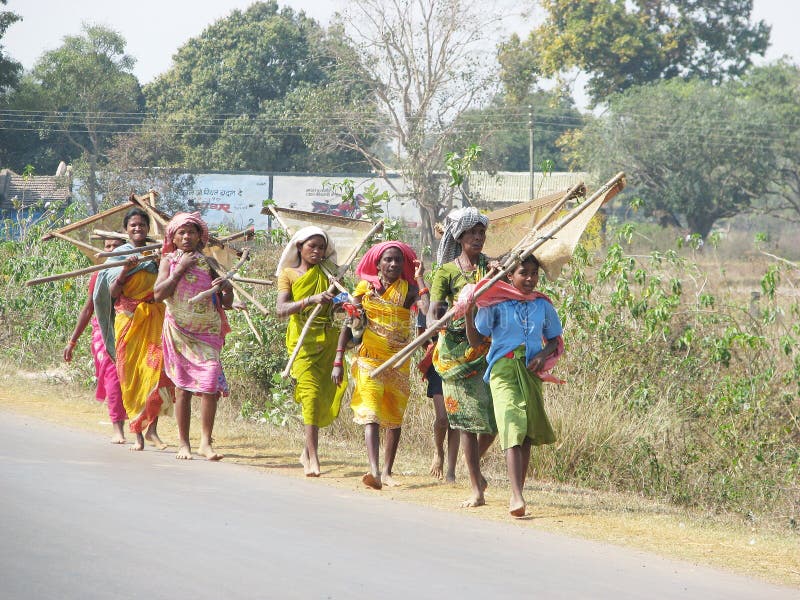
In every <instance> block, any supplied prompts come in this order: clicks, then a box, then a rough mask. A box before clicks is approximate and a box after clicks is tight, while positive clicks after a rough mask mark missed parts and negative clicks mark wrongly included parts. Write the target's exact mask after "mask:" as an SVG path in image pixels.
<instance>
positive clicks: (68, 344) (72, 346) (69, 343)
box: [67, 340, 78, 348]
mask: <svg viewBox="0 0 800 600" xmlns="http://www.w3.org/2000/svg"><path fill="white" fill-rule="evenodd" d="M77 345H78V342H73V341H72V340H70V341H68V342H67V346H69V347H70V348H74V347H75V346H77Z"/></svg>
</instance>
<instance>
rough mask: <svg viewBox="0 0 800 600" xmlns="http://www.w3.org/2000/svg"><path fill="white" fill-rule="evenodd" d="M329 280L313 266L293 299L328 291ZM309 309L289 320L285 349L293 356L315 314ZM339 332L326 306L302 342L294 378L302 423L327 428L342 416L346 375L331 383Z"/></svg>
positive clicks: (295, 286) (330, 307) (295, 288)
mask: <svg viewBox="0 0 800 600" xmlns="http://www.w3.org/2000/svg"><path fill="white" fill-rule="evenodd" d="M328 286H329V283H328V277H327V275H325V273H324V272H323V271H322V269H321V268H320V267H319V265H314V266H313V267H311V268H310V269H309V270H308V271H306V272H305V273H303V274H302V275H301V276H300V277H299V278H298V279H297V280H296V281H294V283H292V288H291V289H292V299H293V300H294V301H296V302H297V301H300V300H302V299H303V298H308V297H309V296H313V295H315V294H321V293H323V292H324V291H325V290H327V289H328ZM314 308H315V306H314V305H310V306H307V307H306V308H304V309H303V310H302V311H301V312H299V313H296V314H293V315H291V316H290V317H289V326H288V327H287V329H286V349H287V350H288V351H289V355H291V353H292V352H294V348H295V346H296V345H297V340H299V339H300V332H301V331H302V330H303V327H304V326H305V324H306V321H307V320H308V317H309V316H310V315H311V313H312V312H313V310H314ZM338 342H339V329H338V328H337V327H335V326H334V324H333V305H332V304H329V305H326V306H323V308H322V310H321V311H320V312H319V314H318V315H317V316H316V317H315V318H314V321H313V323H312V324H311V326H310V327H309V329H308V332H307V333H306V337H305V338H304V339H303V345H302V346H301V348H300V352H299V353H298V354H297V357H296V358H295V360H294V363H292V370H291V375H292V377H293V378H294V379H295V381H296V382H297V384H296V385H295V389H294V399H295V401H296V402H298V403H299V404H301V405H302V407H303V423H304V424H305V425H316V426H317V427H327V426H328V425H330V424H331V423H332V422H333V420H334V419H335V418H336V417H338V416H339V408H340V407H341V403H342V396H343V395H344V392H345V390H346V389H347V377H346V374H345V376H344V377H343V378H342V383H341V384H340V385H338V386H337V385H336V384H334V383H333V381H331V369H332V368H333V361H334V359H335V358H336V345H337V344H338Z"/></svg>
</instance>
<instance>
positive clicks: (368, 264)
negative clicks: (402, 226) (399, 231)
mask: <svg viewBox="0 0 800 600" xmlns="http://www.w3.org/2000/svg"><path fill="white" fill-rule="evenodd" d="M389 248H397V249H398V250H400V252H402V253H403V274H402V275H401V277H402V278H403V279H405V280H406V281H407V282H408V283H410V284H414V283H415V280H414V261H415V260H417V254H416V252H414V249H413V248H412V247H411V246H409V245H408V244H406V243H404V242H398V241H396V240H392V241H389V242H380V243H379V244H375V245H374V246H373V247H372V248H370V249H369V250H367V253H366V254H365V255H364V256H362V257H361V260H360V261H358V266H357V267H356V277H358V278H359V279H363V280H364V281H369V282H370V283H373V284H376V283H378V281H379V280H380V275H379V274H378V262H379V261H380V260H381V256H383V253H384V252H386V251H387V250H388V249H389Z"/></svg>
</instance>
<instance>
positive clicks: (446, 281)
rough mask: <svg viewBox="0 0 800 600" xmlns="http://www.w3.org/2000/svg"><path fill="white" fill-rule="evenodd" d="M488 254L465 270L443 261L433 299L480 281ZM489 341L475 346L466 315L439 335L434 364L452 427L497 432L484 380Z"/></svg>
mask: <svg viewBox="0 0 800 600" xmlns="http://www.w3.org/2000/svg"><path fill="white" fill-rule="evenodd" d="M486 270H487V267H486V256H484V255H483V254H481V255H480V258H479V260H478V268H477V269H475V270H474V271H468V272H463V271H462V270H461V268H460V267H459V266H458V265H457V264H456V263H455V262H449V263H447V264H444V265H442V266H441V267H439V268H438V269H437V271H436V274H435V275H434V278H433V283H432V284H431V291H430V294H431V302H449V303H450V304H451V305H452V303H453V300H454V299H455V298H457V297H458V294H459V292H461V289H462V288H463V287H464V286H465V285H467V284H468V283H477V282H478V281H479V280H480V279H481V278H482V277H483V276H484V275H485V274H486ZM488 352H489V344H488V343H486V344H484V345H482V346H481V347H480V348H472V347H470V345H469V341H468V340H467V332H466V325H465V319H464V318H463V317H462V318H460V319H454V320H452V321H451V322H450V324H449V325H448V326H447V329H445V330H444V332H443V333H442V334H441V335H439V341H438V342H437V344H436V348H435V349H434V351H433V364H434V366H435V368H436V371H437V372H438V373H439V375H440V376H441V378H442V391H443V393H444V406H445V409H446V411H447V420H448V422H449V423H450V427H452V428H454V429H462V430H464V431H468V432H470V433H486V434H492V435H494V434H496V433H497V423H496V421H495V416H494V409H493V406H492V394H491V391H490V389H489V386H488V385H487V384H486V382H484V381H483V374H484V373H485V372H486V367H487V363H486V354H487V353H488Z"/></svg>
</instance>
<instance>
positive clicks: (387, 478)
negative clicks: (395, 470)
mask: <svg viewBox="0 0 800 600" xmlns="http://www.w3.org/2000/svg"><path fill="white" fill-rule="evenodd" d="M381 483H382V484H383V485H385V486H386V487H400V486H401V485H403V484H402V483H400V482H399V481H397V480H396V479H395V478H394V477H392V476H391V475H389V474H388V473H384V474H383V475H381Z"/></svg>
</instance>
